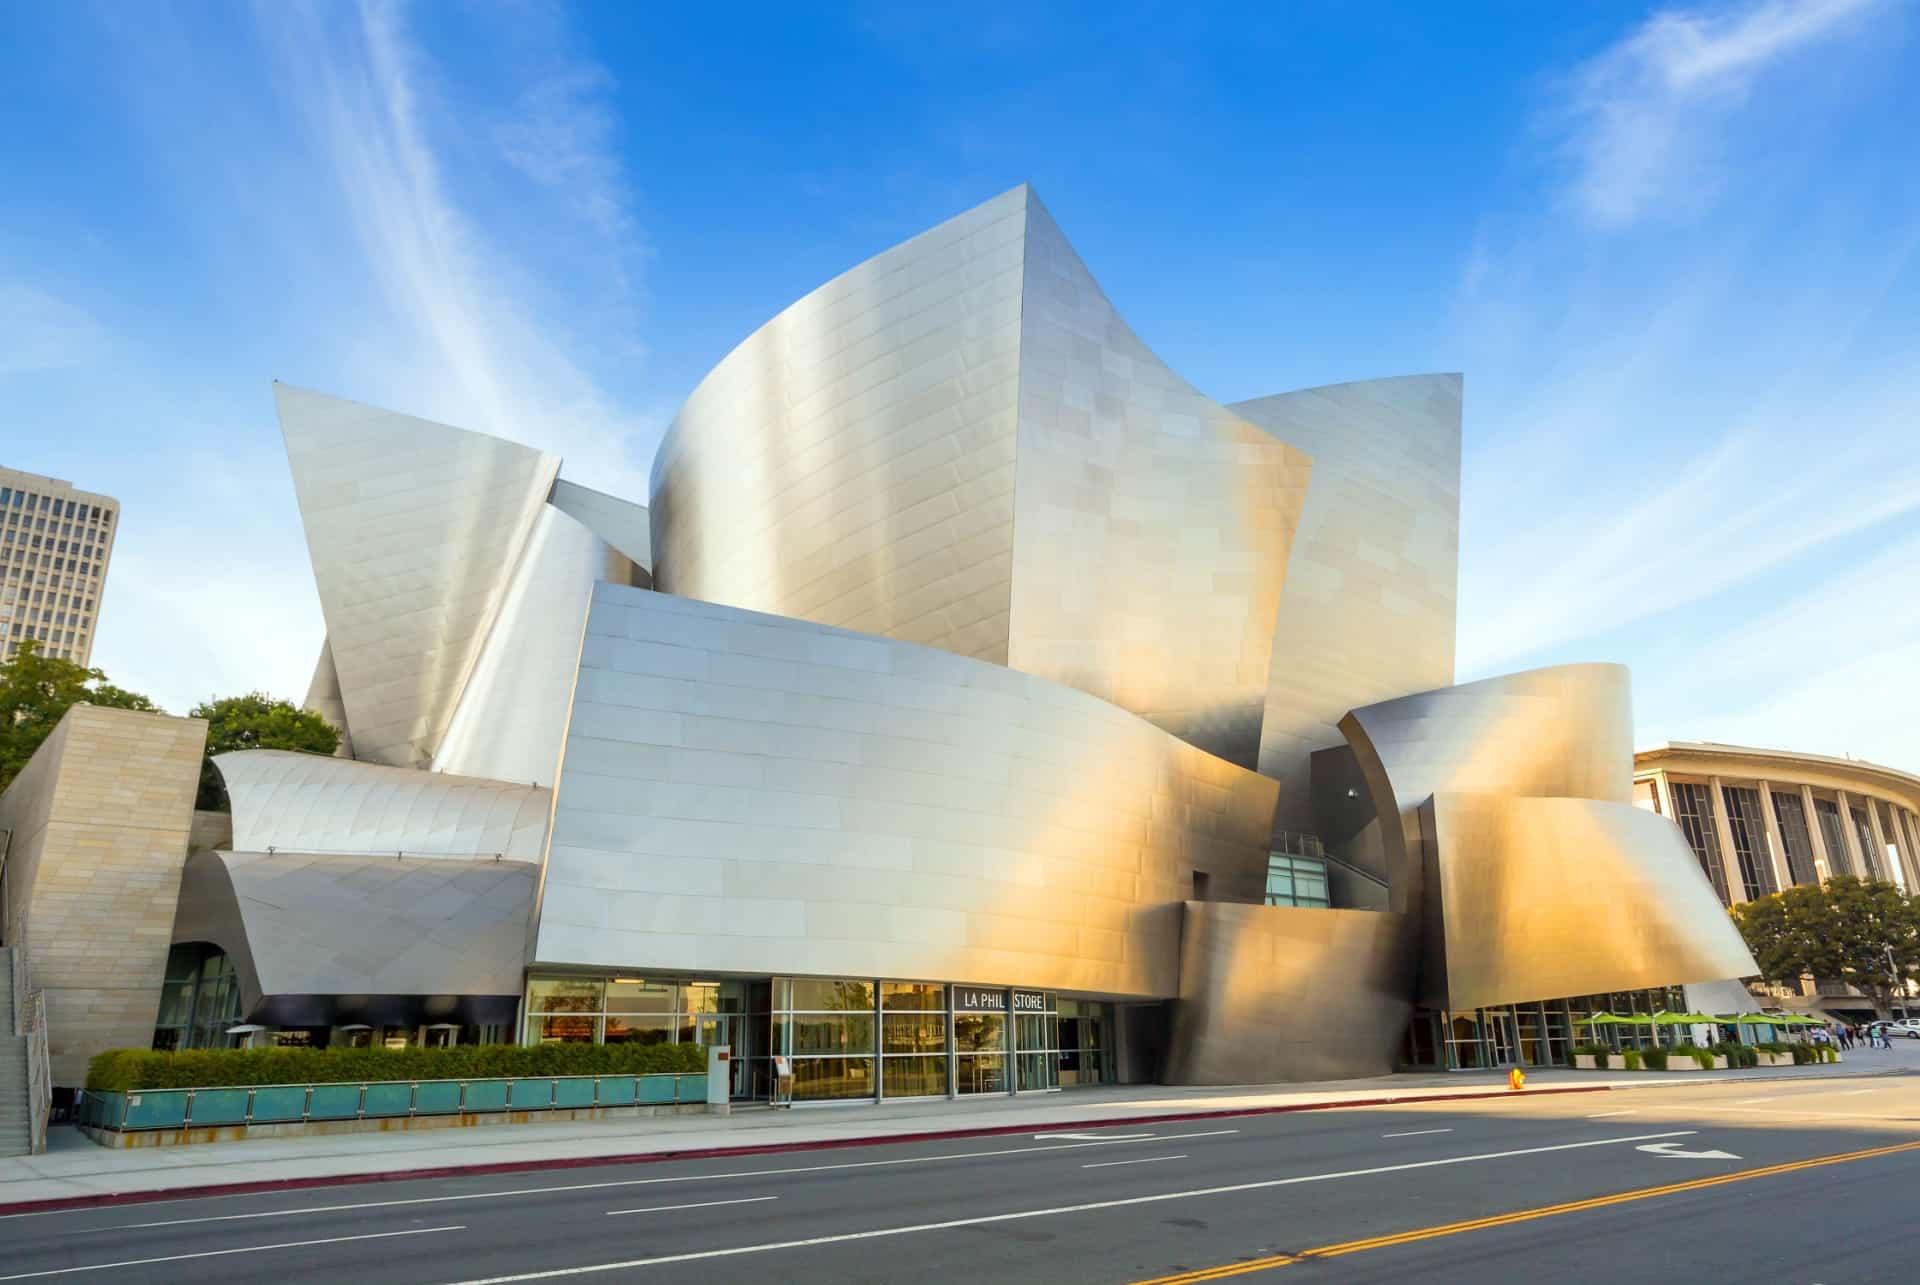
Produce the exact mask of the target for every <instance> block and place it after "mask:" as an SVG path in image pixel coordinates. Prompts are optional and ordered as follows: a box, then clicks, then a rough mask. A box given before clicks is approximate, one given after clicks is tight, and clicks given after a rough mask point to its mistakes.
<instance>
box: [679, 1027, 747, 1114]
mask: <svg viewBox="0 0 1920 1285" xmlns="http://www.w3.org/2000/svg"><path fill="white" fill-rule="evenodd" d="M693 1028H694V1038H695V1039H696V1040H698V1042H699V1043H700V1045H701V1047H702V1048H704V1047H706V1046H708V1045H711V1044H725V1045H726V1046H727V1047H728V1048H730V1049H731V1050H732V1052H731V1054H729V1056H730V1058H731V1060H730V1061H729V1062H728V1064H727V1065H728V1068H729V1069H728V1071H727V1077H728V1087H727V1093H728V1096H730V1097H734V1098H746V1097H751V1096H752V1095H753V1078H752V1070H753V1051H752V1050H750V1049H747V1048H745V1047H743V1046H742V1036H743V1035H745V1033H746V1022H745V1021H744V1020H743V1019H742V1018H741V1016H740V1015H739V1014H738V1013H701V1014H699V1015H698V1016H696V1017H695V1018H694V1019H693Z"/></svg>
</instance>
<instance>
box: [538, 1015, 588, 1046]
mask: <svg viewBox="0 0 1920 1285" xmlns="http://www.w3.org/2000/svg"><path fill="white" fill-rule="evenodd" d="M599 1040H600V1018H599V1017H598V1016H595V1015H590V1014H585V1013H535V1014H533V1015H532V1016H531V1017H529V1018H527V1043H529V1044H595V1043H598V1042H599Z"/></svg>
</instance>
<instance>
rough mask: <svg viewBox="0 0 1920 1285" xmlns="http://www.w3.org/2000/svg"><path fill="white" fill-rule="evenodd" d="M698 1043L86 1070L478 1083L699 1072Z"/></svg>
mask: <svg viewBox="0 0 1920 1285" xmlns="http://www.w3.org/2000/svg"><path fill="white" fill-rule="evenodd" d="M706 1069H707V1051H706V1050H705V1049H704V1048H702V1047H700V1046H699V1045H697V1044H530V1045H519V1044H469V1045H464V1046H461V1047H457V1048H450V1049H423V1048H408V1049H382V1048H358V1049H356V1048H327V1049H295V1048H286V1049H281V1048H270V1049H188V1050H186V1051H184V1052H180V1053H155V1052H152V1051H151V1050H148V1049H108V1050H107V1051H106V1052H105V1053H101V1054H97V1055H96V1056H95V1057H94V1059H93V1061H92V1062H91V1063H90V1064H89V1065H88V1067H87V1087H88V1088H89V1089H93V1090H94V1091H96V1092H100V1093H114V1092H126V1091H127V1090H129V1089H194V1088H207V1087H211V1086H219V1085H248V1084H349V1083H354V1082H356V1081H374V1080H477V1079H493V1078H501V1079H505V1078H512V1077H516V1076H542V1075H660V1074H668V1073H677V1074H682V1075H686V1074H696V1073H699V1072H702V1071H705V1070H706Z"/></svg>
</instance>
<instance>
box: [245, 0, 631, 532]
mask: <svg viewBox="0 0 1920 1285" xmlns="http://www.w3.org/2000/svg"><path fill="white" fill-rule="evenodd" d="M261 12H262V20H263V23H264V24H265V26H266V29H267V32H268V35H269V37H270V39H271V40H272V42H273V43H274V44H275V45H276V46H277V47H278V49H279V51H280V52H281V54H282V57H283V71H284V73H285V76H286V80H287V83H288V84H290V85H292V86H293V87H294V91H295V94H296V105H297V106H298V108H299V109H300V110H301V112H302V113H303V115H304V116H305V118H306V120H307V121H308V122H309V124H310V126H311V128H312V130H313V135H314V138H315V140H316V142H317V144H318V148H319V151H320V154H321V156H322V157H323V158H324V160H325V161H326V162H327V163H328V164H329V165H330V167H331V171H332V175H333V178H334V180H335V181H334V184H333V185H332V189H331V191H330V192H329V193H328V195H329V196H331V197H332V198H333V199H335V200H336V201H338V202H339V204H340V205H341V207H342V208H343V211H344V213H345V214H346V216H347V218H348V219H349V220H350V222H351V226H352V227H353V228H354V229H355V231H356V234H357V237H356V245H357V248H358V250H359V253H360V255H361V256H362V258H363V260H364V263H365V266H366V269H367V276H368V277H369V278H370V279H371V280H373V281H375V282H377V283H378V284H379V287H380V289H381V290H382V291H383V292H384V294H385V302H386V305H387V308H388V310H389V317H390V321H391V323H392V329H393V331H394V333H396V334H397V335H398V336H399V337H400V339H401V343H400V345H399V347H398V348H397V349H396V348H395V347H394V346H393V344H392V343H391V342H385V343H382V344H381V345H380V346H378V347H375V348H371V349H363V350H362V351H361V352H360V353H359V356H358V361H357V364H358V367H359V372H360V374H361V377H363V378H365V379H366V380H367V381H368V382H369V383H371V384H373V385H375V389H374V390H373V391H372V392H370V393H368V394H367V395H365V397H364V399H365V400H384V401H386V402H388V403H390V404H395V406H396V409H407V410H413V411H416V412H417V413H422V414H427V415H429V416H432V417H435V418H441V419H446V420H449V421H451V422H454V423H457V424H460V425H461V426H463V427H470V428H475V429H479V430H481V431H484V432H490V433H496V434H499V435H501V436H505V437H512V438H516V439H519V440H521V441H525V442H527V443H529V444H531V445H535V446H539V447H541V448H542V449H545V450H549V451H552V452H555V453H557V454H560V455H562V456H564V457H565V458H566V460H567V472H568V473H569V474H570V475H573V476H576V477H579V478H581V479H582V480H583V481H589V482H591V483H592V484H593V485H595V486H598V487H601V488H603V489H606V490H610V491H615V492H618V493H622V494H628V495H636V496H639V495H644V494H645V491H646V485H645V474H646V466H647V462H648V460H649V459H650V457H651V455H652V450H653V446H654V443H655V441H656V440H657V437H658V434H659V431H660V425H659V423H658V420H657V418H656V417H652V416H648V415H643V414H636V413H633V412H631V411H629V410H627V409H626V408H624V407H623V406H621V405H620V404H619V403H618V401H617V400H616V399H615V398H614V397H613V396H612V395H610V394H609V393H608V392H606V391H605V389H604V388H603V387H602V386H601V383H600V381H599V379H598V378H597V377H596V375H595V373H594V372H592V371H590V370H589V369H587V368H586V366H585V365H584V364H583V363H582V361H581V360H579V359H578V358H577V357H576V355H575V350H574V345H575V344H576V343H577V344H579V345H580V346H581V347H583V348H590V349H592V350H594V351H597V352H606V351H609V350H611V351H612V352H613V353H614V354H615V355H616V356H617V357H618V358H619V359H621V360H629V361H630V360H634V359H636V357H637V354H638V351H639V344H638V341H637V338H634V337H633V336H632V334H631V328H632V320H631V315H630V312H628V314H627V315H626V316H625V317H624V318H622V319H620V320H617V321H613V322H611V323H609V322H608V318H609V317H610V316H612V317H619V316H620V314H621V313H622V312H625V311H626V310H627V308H628V305H630V303H631V290H632V288H633V280H632V269H633V265H634V263H636V262H637V261H638V259H639V258H640V257H641V255H642V253H643V249H642V247H641V246H640V244H639V241H638V235H637V231H636V228H635V225H634V221H633V218H632V216H631V213H630V208H631V196H630V193H629V190H628V185H627V182H626V179H625V177H624V172H623V168H622V166H621V164H620V162H619V160H618V157H617V154H616V153H615V152H614V150H613V149H612V133H613V125H612V116H611V109H610V108H609V107H608V106H607V105H606V102H605V95H606V93H607V91H608V89H609V88H610V86H611V84H612V81H611V77H609V76H608V75H607V74H606V72H605V71H604V69H602V68H599V67H598V66H597V65H595V64H593V63H592V62H590V61H587V60H583V59H573V60H569V61H565V62H562V63H561V65H560V67H559V69H558V70H552V69H550V68H549V69H543V73H542V74H541V75H540V76H539V77H538V78H537V79H536V80H534V81H533V82H532V83H530V84H529V85H527V87H526V88H525V89H524V91H523V92H522V93H521V94H519V95H518V96H517V103H518V108H517V109H516V110H515V111H514V112H513V114H512V115H511V116H510V117H509V119H508V121H507V122H504V123H495V122H493V121H491V120H489V119H488V118H486V117H485V115H484V113H476V114H477V116H478V122H477V123H475V122H474V121H473V120H472V119H470V118H468V117H466V116H465V115H464V114H463V113H462V112H460V111H458V110H455V109H454V108H453V107H452V106H451V105H450V104H449V103H448V101H447V99H446V97H445V91H444V86H443V85H442V84H441V83H440V81H439V79H438V73H437V71H436V69H435V67H434V65H433V63H432V61H431V60H430V58H429V57H428V56H427V54H426V53H425V52H424V51H423V50H422V49H421V48H420V47H419V46H418V45H417V44H415V43H414V42H413V41H412V39H411V38H410V36H409V33H408V30H407V28H406V25H405V22H404V20H403V16H402V11H401V10H400V9H399V8H398V7H397V6H395V5H392V4H386V3H378V2H377V0H363V2H362V3H361V4H360V5H359V6H358V8H357V10H354V11H351V12H352V13H353V17H354V19H355V20H354V21H351V22H346V23H341V22H339V21H338V18H339V14H340V11H339V10H334V9H330V8H329V9H320V10H312V9H308V10H299V11H294V10H289V9H281V8H270V9H265V10H262V11H261ZM522 16H523V17H524V18H525V19H526V20H528V21H538V16H537V15H536V14H533V13H525V14H523V15H522ZM489 133H491V136H492V137H491V138H487V137H486V136H487V135H488V134H489ZM475 135H480V136H481V141H485V142H492V143H494V144H495V145H497V146H498V147H499V149H500V152H501V156H502V159H504V160H505V161H506V162H508V163H509V164H510V165H511V166H512V167H513V168H514V169H515V170H516V171H518V172H519V173H520V174H522V175H524V176H526V177H528V178H530V179H532V180H533V181H535V182H537V183H538V184H540V185H541V186H542V187H546V188H551V189H557V190H559V192H560V193H561V202H562V205H563V206H564V207H565V208H566V209H569V210H571V211H572V212H573V215H574V218H575V224H576V226H575V227H574V228H567V227H555V228H553V229H552V233H553V235H554V236H555V237H556V238H566V237H571V236H572V235H574V234H575V233H576V232H577V231H578V230H579V229H582V228H583V229H584V230H585V232H586V233H587V234H588V235H590V236H591V237H592V238H594V239H595V241H596V250H595V254H594V256H593V257H594V261H595V263H596V264H597V266H598V267H599V268H600V269H601V270H602V271H601V272H600V273H598V274H597V275H596V276H588V277H585V278H583V279H579V280H575V281H573V282H570V283H569V286H570V287H571V288H574V289H575V291H576V292H575V293H571V294H569V295H568V296H567V297H565V298H562V297H561V296H560V294H559V291H558V290H556V289H555V288H554V287H551V286H549V285H547V284H546V283H544V282H542V281H541V280H540V278H539V276H538V268H537V267H535V266H533V265H530V264H527V263H525V262H522V261H520V260H518V259H516V257H515V256H514V255H513V254H512V253H510V252H508V251H506V250H505V249H503V248H502V246H501V244H500V243H499V242H498V241H497V240H496V239H495V238H492V237H490V236H489V235H488V234H487V232H486V231H485V228H484V226H483V223H482V220H481V219H480V218H479V217H478V216H477V215H476V214H475V213H474V212H473V211H472V210H471V209H469V208H467V206H465V205H463V203H462V202H461V200H460V199H458V198H457V197H456V195H455V194H454V190H453V185H452V184H451V182H450V181H449V177H448V172H447V167H446V162H445V161H444V160H443V151H444V152H449V153H451V152H461V153H465V152H468V151H470V150H471V147H472V146H473V144H474V143H475V141H476V140H475ZM609 282H611V283H614V286H615V289H616V297H615V298H614V299H612V300H610V301H602V303H601V304H600V305H599V306H595V305H594V303H593V301H592V295H593V292H594V291H595V290H598V289H601V288H604V287H605V286H606V285H607V283H609ZM583 315H584V316H587V317H589V318H590V322H591V324H590V326H588V327H586V328H580V327H578V326H577V325H576V318H577V317H579V316H583ZM623 331H624V332H626V333H622V332H623ZM610 339H611V342H609V340H610ZM337 391H343V392H348V393H350V394H352V393H353V391H354V390H337Z"/></svg>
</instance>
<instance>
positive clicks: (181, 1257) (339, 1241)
mask: <svg viewBox="0 0 1920 1285" xmlns="http://www.w3.org/2000/svg"><path fill="white" fill-rule="evenodd" d="M465 1230H466V1227H465V1226H454V1227H415V1228H411V1229H409V1230H407V1231H373V1232H367V1233H365V1234H363V1235H359V1236H329V1237H327V1238H326V1239H325V1240H288V1241H282V1242H281V1243H280V1244H278V1245H242V1246H240V1247H238V1248H236V1249H203V1250H200V1251H199V1252H198V1253H193V1254H168V1255H166V1256H164V1257H162V1258H128V1259H123V1260H122V1261H120V1262H117V1263H88V1264H87V1265H86V1266H85V1267H53V1268H49V1269H47V1270H46V1271H41V1272H16V1273H14V1274H13V1275H12V1276H0V1281H25V1280H32V1279H34V1278H35V1277H38V1276H71V1275H72V1274H73V1273H75V1272H104V1271H108V1270H111V1269H112V1268H115V1267H146V1266H149V1265H151V1264H153V1263H184V1262H186V1261H187V1260H188V1259H192V1258H219V1257H221V1256H222V1255H223V1254H260V1253H265V1252H266V1251H267V1250H269V1249H304V1248H306V1247H307V1246H309V1245H344V1244H346V1243H347V1242H348V1241H350V1240H382V1239H384V1238H386V1237H388V1236H431V1235H433V1233H435V1232H438V1231H465Z"/></svg>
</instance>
